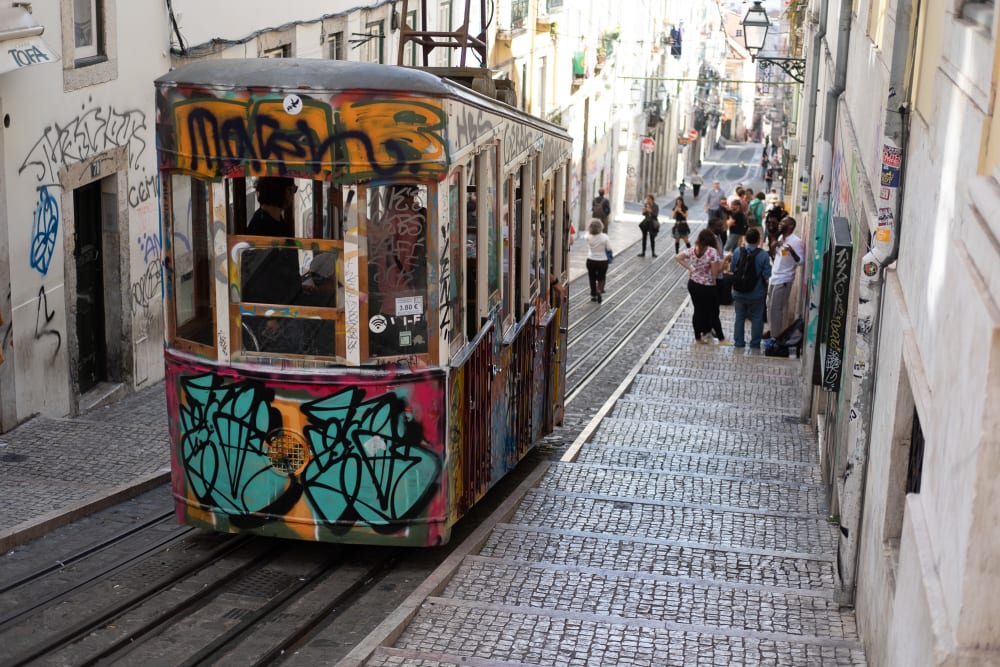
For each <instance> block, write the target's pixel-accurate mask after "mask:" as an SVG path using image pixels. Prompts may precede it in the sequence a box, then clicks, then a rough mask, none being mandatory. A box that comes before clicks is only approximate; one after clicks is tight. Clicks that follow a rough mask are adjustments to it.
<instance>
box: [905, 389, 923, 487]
mask: <svg viewBox="0 0 1000 667" xmlns="http://www.w3.org/2000/svg"><path fill="white" fill-rule="evenodd" d="M923 473H924V429H923V428H922V427H921V426H920V415H918V414H917V410H916V408H914V410H913V426H912V428H911V431H910V460H909V463H908V465H907V467H906V492H907V493H920V481H921V478H922V477H923Z"/></svg>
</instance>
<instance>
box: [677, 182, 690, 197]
mask: <svg viewBox="0 0 1000 667" xmlns="http://www.w3.org/2000/svg"><path fill="white" fill-rule="evenodd" d="M687 186H688V185H687V183H685V182H684V179H683V178H682V179H681V184H680V185H679V186H677V189H678V190H679V191H680V193H681V197H683V196H684V192H685V191H686V190H687Z"/></svg>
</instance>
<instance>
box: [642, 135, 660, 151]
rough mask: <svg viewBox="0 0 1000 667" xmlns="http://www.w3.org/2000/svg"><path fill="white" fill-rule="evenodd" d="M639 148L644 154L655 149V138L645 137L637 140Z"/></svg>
mask: <svg viewBox="0 0 1000 667" xmlns="http://www.w3.org/2000/svg"><path fill="white" fill-rule="evenodd" d="M639 149H640V150H641V151H642V152H643V153H646V154H649V153H652V152H653V151H655V150H656V139H654V138H653V137H645V138H644V139H643V140H642V141H640V142H639Z"/></svg>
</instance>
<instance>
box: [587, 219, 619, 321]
mask: <svg viewBox="0 0 1000 667" xmlns="http://www.w3.org/2000/svg"><path fill="white" fill-rule="evenodd" d="M613 256H614V255H613V251H612V249H611V243H610V241H609V239H608V235H607V234H605V233H604V223H602V222H601V221H600V220H599V219H597V218H591V219H590V223H589V224H588V225H587V279H588V280H589V281H590V300H591V301H596V302H597V303H601V301H603V300H604V299H603V298H602V297H601V295H602V294H604V281H605V280H607V277H608V263H609V261H610V259H611V257H613Z"/></svg>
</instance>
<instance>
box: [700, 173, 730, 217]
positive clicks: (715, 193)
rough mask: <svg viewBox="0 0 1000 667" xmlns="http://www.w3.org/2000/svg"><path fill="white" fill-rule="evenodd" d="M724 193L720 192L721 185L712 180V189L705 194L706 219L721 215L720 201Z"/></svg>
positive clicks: (723, 198) (724, 196) (723, 197)
mask: <svg viewBox="0 0 1000 667" xmlns="http://www.w3.org/2000/svg"><path fill="white" fill-rule="evenodd" d="M725 198H726V195H725V194H724V193H723V192H722V186H721V185H720V184H719V182H718V181H712V189H711V190H709V191H708V194H707V195H705V211H706V212H707V213H708V219H709V220H714V219H716V218H721V217H722V202H723V201H724V200H725Z"/></svg>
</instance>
